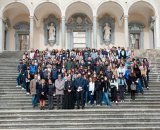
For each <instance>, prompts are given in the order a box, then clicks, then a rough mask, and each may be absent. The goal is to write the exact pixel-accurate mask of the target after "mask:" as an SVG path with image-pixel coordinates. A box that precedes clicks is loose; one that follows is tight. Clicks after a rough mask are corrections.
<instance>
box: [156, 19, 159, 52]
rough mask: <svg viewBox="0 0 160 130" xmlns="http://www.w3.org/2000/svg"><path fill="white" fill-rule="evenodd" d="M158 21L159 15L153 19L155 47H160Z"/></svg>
mask: <svg viewBox="0 0 160 130" xmlns="http://www.w3.org/2000/svg"><path fill="white" fill-rule="evenodd" d="M159 24H160V22H159V17H156V21H155V29H156V31H155V32H156V34H155V41H156V43H155V44H156V45H155V49H160V36H159V35H160V33H159V32H160V26H159Z"/></svg>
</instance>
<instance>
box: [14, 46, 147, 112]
mask: <svg viewBox="0 0 160 130" xmlns="http://www.w3.org/2000/svg"><path fill="white" fill-rule="evenodd" d="M18 72H19V74H18V76H17V87H22V89H24V90H26V94H27V95H31V96H32V105H33V107H34V108H35V107H36V106H38V105H40V109H41V110H43V109H45V108H47V106H46V100H48V109H54V108H55V107H56V108H57V109H74V108H77V109H80V108H82V109H84V108H85V106H87V105H91V106H92V107H94V105H97V106H101V105H108V106H112V103H113V102H115V103H118V102H124V101H125V95H126V94H130V95H131V100H135V93H138V92H139V91H140V92H141V93H142V95H143V94H144V91H143V88H144V87H146V88H147V89H148V88H149V87H148V82H149V76H148V73H149V62H148V61H147V59H146V58H144V59H140V58H135V56H134V51H133V50H130V49H129V48H127V49H125V48H123V47H112V48H109V47H107V48H105V49H99V50H98V49H90V48H85V49H72V50H52V51H50V50H48V49H45V50H44V51H39V50H38V49H37V50H31V52H24V55H23V58H22V59H20V63H19V65H18ZM55 104H56V105H55Z"/></svg>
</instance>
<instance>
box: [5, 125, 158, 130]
mask: <svg viewBox="0 0 160 130" xmlns="http://www.w3.org/2000/svg"><path fill="white" fill-rule="evenodd" d="M151 129H154V130H159V129H160V127H152V128H148V127H144V126H143V127H118V128H115V127H114V128H113V127H103V126H101V127H96V128H94V127H89V128H81V127H78V128H70V127H67V128H66V127H64V128H63V127H61V128H45V130H151ZM2 130H3V129H2ZM5 130H10V129H5ZM12 130H30V129H26V128H24V129H22V128H21V129H17V128H16V129H12ZM34 130H44V128H34Z"/></svg>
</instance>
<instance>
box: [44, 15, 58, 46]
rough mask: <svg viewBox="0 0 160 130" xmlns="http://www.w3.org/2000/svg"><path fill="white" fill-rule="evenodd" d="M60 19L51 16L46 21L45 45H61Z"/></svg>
mask: <svg viewBox="0 0 160 130" xmlns="http://www.w3.org/2000/svg"><path fill="white" fill-rule="evenodd" d="M59 23H60V21H59V19H58V18H57V17H55V16H54V15H52V14H51V15H49V16H48V17H47V18H45V19H44V40H45V41H44V43H45V45H48V44H49V45H51V46H53V45H55V44H57V45H58V44H59V27H60V26H59Z"/></svg>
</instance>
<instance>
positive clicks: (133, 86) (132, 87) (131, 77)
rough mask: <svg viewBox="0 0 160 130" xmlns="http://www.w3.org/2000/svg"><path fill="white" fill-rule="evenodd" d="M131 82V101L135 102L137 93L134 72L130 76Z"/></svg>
mask: <svg viewBox="0 0 160 130" xmlns="http://www.w3.org/2000/svg"><path fill="white" fill-rule="evenodd" d="M129 81H130V83H131V85H130V88H131V99H132V100H135V93H136V75H135V73H134V71H133V72H131V73H130V75H129Z"/></svg>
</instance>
